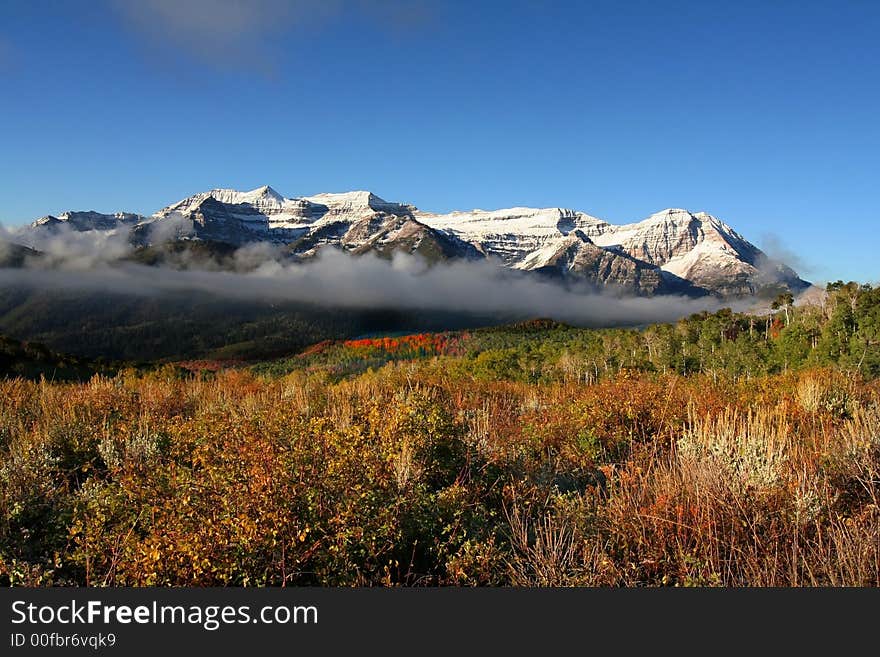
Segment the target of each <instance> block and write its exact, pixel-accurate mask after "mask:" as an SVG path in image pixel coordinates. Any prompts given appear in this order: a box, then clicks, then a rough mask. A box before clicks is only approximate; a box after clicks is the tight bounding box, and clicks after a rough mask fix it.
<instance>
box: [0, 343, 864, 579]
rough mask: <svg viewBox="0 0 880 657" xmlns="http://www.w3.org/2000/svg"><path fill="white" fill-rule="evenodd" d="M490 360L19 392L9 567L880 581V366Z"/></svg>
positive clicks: (4, 423) (62, 572) (310, 575)
mask: <svg viewBox="0 0 880 657" xmlns="http://www.w3.org/2000/svg"><path fill="white" fill-rule="evenodd" d="M389 345H390V343H389ZM328 348H335V347H328ZM370 348H374V347H370ZM382 348H383V349H384V348H385V345H384V343H383V347H382ZM407 348H408V347H407ZM399 349H402V347H399ZM319 355H320V354H319ZM505 358H506V356H505ZM444 359H446V360H444ZM505 362H506V361H505V360H504V359H500V360H497V359H494V357H493V358H492V359H486V361H485V363H484V365H486V367H487V368H489V367H490V363H491V368H495V367H496V366H498V367H500V366H503V367H507V365H509V366H510V367H511V368H513V367H514V362H513V361H512V360H511V361H510V362H509V363H507V365H505V364H504V363H505ZM499 363H500V365H499ZM470 365H473V359H472V358H471V357H469V356H462V357H454V358H453V357H450V356H441V357H436V358H433V357H432V358H428V359H423V360H418V361H407V360H397V361H392V362H389V363H387V364H385V365H383V366H381V367H379V368H375V369H368V370H366V371H364V372H363V373H360V374H357V375H353V376H346V377H342V378H338V377H337V376H336V375H334V374H332V373H331V372H328V371H327V370H316V371H312V370H310V369H309V368H308V367H306V368H303V369H299V370H295V371H292V372H289V373H286V374H285V375H283V376H270V375H267V374H265V373H255V372H253V371H250V370H247V369H241V368H239V369H233V370H218V371H217V372H215V373H213V374H212V375H211V376H210V377H202V376H199V375H193V374H186V373H182V372H181V371H179V370H178V369H176V368H165V369H160V370H157V371H154V372H148V373H141V372H136V371H134V370H128V371H123V372H121V373H119V374H118V375H117V376H115V377H95V378H93V379H91V380H89V381H86V382H82V383H49V382H25V381H22V380H5V381H0V392H2V395H0V580H2V582H3V583H6V584H10V583H11V584H31V585H52V584H88V585H99V586H101V585H107V586H118V585H133V586H142V585H174V586H176V585H197V586H203V585H247V586H254V585H257V586H264V585H265V586H280V585H310V584H311V585H386V586H398V585H407V586H409V585H448V584H455V585H510V584H513V585H549V586H555V585H590V586H605V585H611V586H621V585H627V586H629V585H632V586H645V585H658V586H663V585H669V586H690V585H699V586H715V585H737V586H739V585H786V586H787V585H835V586H836V585H853V584H855V585H876V584H878V583H880V554H878V553H880V547H878V546H880V514H878V491H880V443H878V440H880V405H878V400H880V386H878V385H877V383H876V381H874V380H864V379H861V378H859V377H857V376H851V375H850V376H843V375H840V374H839V373H836V372H833V371H831V372H829V371H827V370H815V371H789V372H785V373H780V374H777V375H772V376H767V377H759V378H752V379H750V380H743V379H738V378H732V377H724V376H710V375H704V374H693V375H691V376H681V375H677V374H670V373H667V374H662V373H644V372H641V373H639V372H632V371H623V372H621V373H620V374H619V375H617V376H613V377H612V376H608V377H604V378H601V379H599V380H598V381H595V382H594V383H592V384H589V385H586V384H583V383H581V382H579V380H578V377H570V378H568V379H562V378H560V379H552V380H548V381H543V382H534V381H531V382H530V381H529V380H528V379H529V376H531V375H527V374H525V373H526V372H527V370H528V368H529V367H530V365H529V364H528V362H526V361H523V360H521V359H519V358H518V359H517V360H516V363H515V367H516V370H515V372H514V376H512V377H507V375H506V374H504V370H503V367H502V369H501V370H497V369H496V370H494V371H492V373H491V375H487V372H489V370H486V371H474V370H473V369H472V368H471V367H470ZM523 367H525V368H526V369H523ZM840 400H843V401H840Z"/></svg>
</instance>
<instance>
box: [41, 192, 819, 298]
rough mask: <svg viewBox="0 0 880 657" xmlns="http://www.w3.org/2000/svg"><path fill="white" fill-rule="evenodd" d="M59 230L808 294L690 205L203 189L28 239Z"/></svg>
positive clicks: (52, 225)
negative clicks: (639, 209)
mask: <svg viewBox="0 0 880 657" xmlns="http://www.w3.org/2000/svg"><path fill="white" fill-rule="evenodd" d="M62 227H66V228H67V229H69V230H75V231H80V232H83V231H104V232H106V231H123V230H124V231H130V234H131V239H132V241H133V242H134V243H135V244H138V245H141V246H150V245H154V244H156V243H160V242H165V241H169V240H201V241H210V242H212V243H218V244H227V245H231V246H233V247H238V246H242V245H245V244H249V243H253V242H271V243H275V244H278V245H283V246H284V248H285V250H286V252H287V253H288V254H290V255H291V256H292V257H296V258H300V259H308V258H311V257H313V256H315V255H316V254H317V253H318V252H319V251H320V250H321V249H323V248H326V247H332V248H338V249H342V250H344V251H347V252H350V253H352V254H354V255H363V254H366V253H374V254H377V255H379V256H380V257H390V256H391V255H392V254H394V253H398V252H402V253H413V254H420V255H423V256H424V257H426V258H427V259H428V260H429V261H431V262H438V261H443V260H450V259H457V258H468V259H476V258H487V259H490V260H494V261H495V262H497V263H498V264H500V265H501V266H504V267H508V268H511V269H517V270H521V271H527V272H536V273H539V274H542V275H546V276H552V277H555V278H560V279H564V280H567V281H583V282H586V283H589V284H592V285H595V286H597V287H600V288H605V287H613V288H617V289H620V290H624V291H628V292H632V293H636V294H648V295H650V294H662V293H687V294H716V295H719V296H730V295H749V294H755V293H758V292H760V291H761V290H764V289H776V288H780V287H781V288H788V289H792V290H795V291H799V290H801V289H803V288H805V287H806V286H807V283H805V282H804V281H802V280H801V279H800V278H799V277H798V276H797V274H796V273H795V272H794V271H793V270H791V269H790V268H788V267H786V266H785V265H783V264H781V263H774V262H771V261H770V259H769V258H767V257H766V255H765V254H764V253H762V252H761V250H760V249H758V248H757V247H756V246H755V245H753V244H751V243H750V242H749V241H748V240H746V239H745V238H744V237H743V236H741V235H740V234H739V233H737V232H736V231H734V230H733V229H732V228H731V227H730V226H728V225H727V224H725V223H724V222H722V221H721V220H719V219H717V218H716V217H713V216H712V215H709V214H706V213H703V212H700V213H696V214H694V213H691V212H688V211H687V210H681V209H668V210H663V211H662V212H658V213H656V214H654V215H651V216H650V217H648V218H647V219H645V220H644V221H640V222H637V223H633V224H626V225H613V224H610V223H608V222H606V221H603V220H602V219H599V218H597V217H593V216H591V215H588V214H585V213H583V212H578V211H575V210H569V209H565V208H523V207H517V208H509V209H505V210H493V211H486V210H472V211H469V212H452V213H448V214H435V213H430V212H424V211H421V210H419V209H417V208H416V207H415V206H412V205H408V204H404V203H392V202H388V201H385V200H383V199H382V198H380V197H378V196H376V195H375V194H372V193H371V192H367V191H355V192H346V193H341V194H317V195H315V196H305V197H301V198H285V197H283V196H282V195H280V194H279V193H278V192H276V191H275V190H274V189H272V188H271V187H268V186H265V187H260V188H257V189H254V190H251V191H249V192H238V191H235V190H229V189H214V190H211V191H209V192H202V193H199V194H195V195H193V196H190V197H188V198H186V199H183V200H181V201H179V202H177V203H174V204H172V205H169V206H168V207H166V208H163V209H162V210H160V211H159V212H157V213H156V214H154V215H153V216H151V217H143V216H141V215H136V214H131V213H117V214H100V213H97V212H67V213H64V214H62V215H59V216H58V217H44V218H42V219H39V220H37V221H35V222H34V223H33V224H32V225H31V226H30V227H29V229H27V230H26V231H24V232H25V233H28V231H30V234H31V235H32V236H33V235H36V234H39V233H41V232H42V233H46V232H52V231H58V230H60V229H62ZM32 241H33V240H32Z"/></svg>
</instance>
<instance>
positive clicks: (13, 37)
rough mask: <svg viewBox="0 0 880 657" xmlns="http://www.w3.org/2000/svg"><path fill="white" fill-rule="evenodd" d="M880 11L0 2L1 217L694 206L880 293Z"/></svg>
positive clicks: (809, 5)
mask: <svg viewBox="0 0 880 657" xmlns="http://www.w3.org/2000/svg"><path fill="white" fill-rule="evenodd" d="M878 34H880V3H877V2H872V1H864V2H862V1H853V0H850V1H846V0H842V1H836V2H809V1H799V2H795V1H792V2H788V1H784V0H779V1H775V2H752V1H750V0H744V1H741V2H736V3H732V2H709V1H693V2H686V1H684V0H680V1H677V2H666V1H663V0H657V1H653V2H645V1H641V0H634V1H632V2H612V1H599V2H570V3H567V2H548V3H542V2H537V1H528V2H517V1H515V0H508V1H494V0H491V1H490V0H485V1H482V2H481V1H479V0H475V1H472V2H456V1H448V2H443V1H437V2H423V1H421V0H411V1H409V2H405V1H403V0H385V1H383V0H353V1H350V2H349V1H345V0H336V1H335V2H334V0H323V1H321V0H290V1H287V2H285V1H282V0H253V1H252V2H251V3H248V4H246V5H245V4H243V3H241V2H236V1H235V0H231V1H227V2H223V0H191V1H190V2H186V3H184V2H179V1H174V0H141V1H140V2H133V1H131V2H128V1H126V0H95V1H94V2H69V3H55V2H48V1H45V0H34V1H32V2H25V1H24V0H22V1H16V0H7V1H5V2H3V3H2V4H0V126H2V128H0V131H2V132H0V221H2V222H3V223H5V224H7V225H15V224H20V223H23V222H24V221H29V220H31V219H33V218H35V217H37V216H40V215H44V214H47V213H58V212H61V211H63V210H65V209H96V210H100V211H105V212H109V211H114V210H129V211H137V212H143V213H151V212H154V211H155V210H157V209H159V208H160V207H161V206H163V205H166V204H168V203H171V202H173V201H175V200H177V199H179V198H182V197H184V196H188V195H189V194H192V193H195V192H197V191H203V190H205V189H209V188H212V187H233V188H237V189H250V188H253V187H257V186H259V185H263V184H271V185H272V186H273V187H274V188H275V189H277V190H278V191H279V192H281V193H283V194H285V195H287V196H296V195H303V194H313V193H317V192H321V191H344V190H348V189H369V190H371V191H373V192H375V193H377V194H379V195H380V196H383V197H384V198H386V199H388V200H398V201H406V202H410V203H413V204H415V205H417V206H419V207H422V208H425V209H429V210H437V211H442V210H450V209H468V208H474V207H480V208H497V207H505V206H513V205H533V206H546V205H554V206H555V205H559V206H564V207H572V208H576V209H579V210H584V211H586V212H590V213H591V214H595V215H597V216H600V217H602V218H604V219H607V220H609V221H612V222H615V223H624V222H629V221H636V220H639V219H642V218H644V217H646V216H648V215H649V214H651V213H652V212H655V211H658V210H660V209H663V208H666V207H685V208H688V209H690V210H693V211H697V210H704V211H707V212H711V213H712V214H715V215H716V216H719V217H721V218H722V219H724V220H725V221H727V222H728V223H729V224H731V225H732V226H734V227H735V228H736V229H737V230H739V231H740V232H741V233H743V234H744V235H745V236H746V237H748V238H749V239H751V240H752V241H755V242H756V243H758V244H759V245H762V246H765V247H767V248H768V249H770V250H771V251H774V252H776V253H775V254H776V255H783V256H786V257H788V259H789V261H790V262H791V264H793V265H794V266H795V267H796V268H798V269H799V270H800V271H801V272H802V273H804V274H805V275H806V276H807V277H809V278H811V279H812V280H827V279H836V278H844V279H857V280H863V281H877V280H880V264H878V263H880V259H878V257H877V251H878V246H880V239H878V237H877V227H878V221H880V213H878V209H877V208H878V203H877V197H878V190H880V38H878Z"/></svg>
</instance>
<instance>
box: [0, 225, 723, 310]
mask: <svg viewBox="0 0 880 657" xmlns="http://www.w3.org/2000/svg"><path fill="white" fill-rule="evenodd" d="M30 246H32V247H33V248H36V249H39V250H40V252H41V253H42V254H43V256H42V257H40V258H30V259H28V260H27V262H26V266H25V267H23V268H7V269H0V286H2V287H14V288H29V289H33V288H36V289H43V290H46V289H49V290H54V291H56V292H61V291H83V292H96V293H107V294H123V295H135V296H151V297H155V296H161V295H172V294H173V295H175V296H176V297H178V296H179V295H181V294H191V295H196V294H204V295H212V296H214V297H218V298H225V299H229V300H232V301H238V302H240V301H248V302H255V301H262V302H268V303H275V302H294V303H306V304H313V305H318V306H323V307H329V308H351V309H394V310H399V311H410V312H414V313H417V312H420V311H442V312H451V313H458V312H460V313H466V314H480V315H487V314H498V315H503V316H505V317H508V318H509V317H519V318H532V317H549V318H553V319H556V320H559V321H564V322H569V323H572V324H576V325H580V326H623V325H641V324H648V323H653V322H667V321H674V320H676V319H678V318H680V317H683V316H685V315H688V314H691V313H694V312H699V311H701V310H711V309H715V308H717V307H719V305H720V302H719V301H717V300H716V299H712V298H700V299H692V298H686V297H670V296H662V297H654V298H646V297H632V296H627V295H623V294H620V293H617V292H616V291H596V290H595V289H593V288H591V287H589V286H588V285H586V284H577V283H575V284H562V283H561V282H559V281H555V280H551V279H543V278H540V277H537V276H535V275H533V274H530V273H527V272H516V271H511V270H508V269H505V268H502V267H500V266H498V265H496V264H495V263H493V262H490V261H464V260H456V261H448V262H442V263H439V264H433V265H430V266H429V265H428V264H427V263H426V262H425V261H423V260H422V259H421V258H418V257H415V256H411V255H406V254H402V253H398V254H395V255H394V256H393V258H392V259H390V260H387V259H381V258H379V257H376V256H373V255H363V256H351V255H348V254H346V253H343V252H341V251H338V250H336V249H333V248H325V249H323V250H322V251H321V252H320V253H319V254H318V255H317V256H316V257H314V258H311V259H309V260H306V261H301V262H300V261H293V260H290V259H289V258H286V257H285V256H284V255H283V253H282V251H281V249H279V247H278V246H277V245H273V244H268V243H255V244H250V245H247V246H244V247H242V248H240V249H238V250H236V251H235V252H234V253H233V254H232V257H231V259H229V262H227V263H226V266H225V267H224V269H223V270H219V268H218V267H216V266H215V265H216V263H213V264H212V263H210V262H209V261H206V260H205V259H204V258H201V259H199V258H196V257H194V256H193V257H192V258H188V255H187V253H186V252H184V253H183V254H182V255H181V254H179V255H178V259H177V264H178V265H180V263H181V262H182V263H184V264H185V265H186V266H185V267H180V266H176V267H167V266H146V265H143V264H138V263H136V262H133V261H130V260H126V259H125V257H126V256H127V255H130V253H131V247H130V246H129V243H128V240H127V236H125V235H120V234H115V235H113V234H99V233H77V232H76V231H63V232H61V233H58V234H54V235H51V236H47V237H46V238H45V239H42V240H40V241H39V243H32V244H31V245H30Z"/></svg>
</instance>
